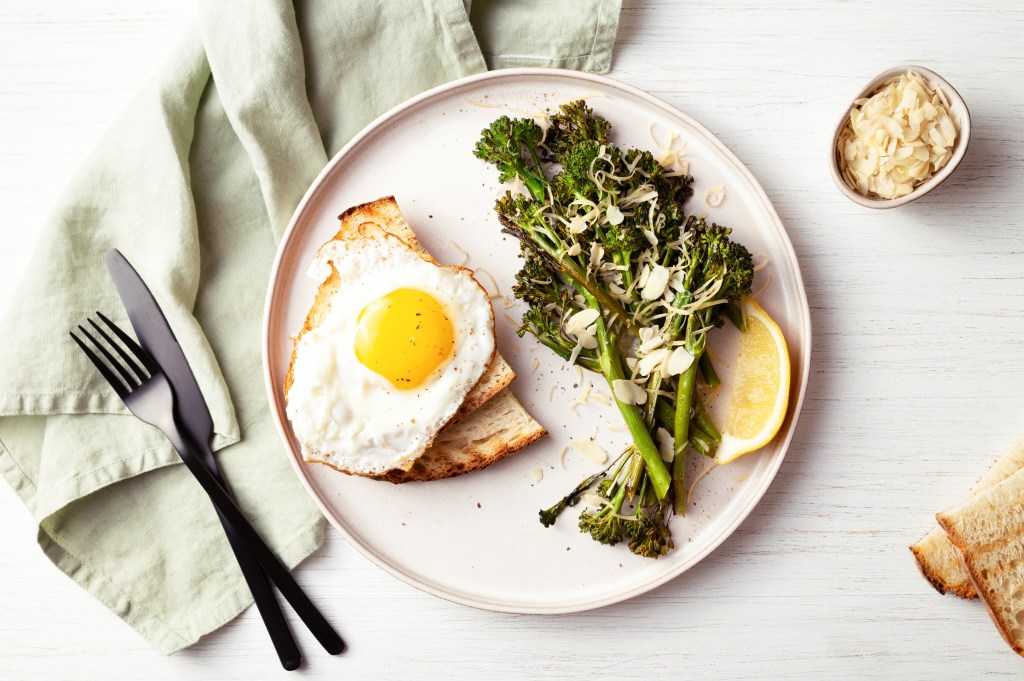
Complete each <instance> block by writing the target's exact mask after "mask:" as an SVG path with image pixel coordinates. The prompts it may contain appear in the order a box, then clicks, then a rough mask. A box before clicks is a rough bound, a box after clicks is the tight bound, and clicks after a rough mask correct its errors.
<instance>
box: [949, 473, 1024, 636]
mask: <svg viewBox="0 0 1024 681" xmlns="http://www.w3.org/2000/svg"><path fill="white" fill-rule="evenodd" d="M936 519H937V520H938V521H939V526H940V527H942V529H944V530H945V531H946V533H947V534H948V535H949V539H950V541H951V542H952V543H953V546H955V547H956V549H957V551H958V552H959V554H960V559H961V561H962V562H963V565H964V567H965V568H966V570H967V573H968V574H969V575H970V578H971V583H972V584H973V585H974V588H975V590H976V591H977V592H978V595H979V596H980V597H981V600H982V601H984V603H985V606H986V607H987V608H988V611H989V614H990V615H991V616H992V621H994V622H995V624H996V627H998V629H999V631H1000V633H1001V634H1002V635H1003V638H1004V639H1006V642H1007V643H1009V644H1010V647H1011V648H1013V650H1014V651H1015V652H1016V653H1017V654H1018V655H1022V656H1024V469H1021V470H1018V471H1017V472H1016V473H1014V474H1013V475H1011V476H1010V477H1008V478H1006V479H1005V480H1003V481H1002V482H1000V483H997V484H996V485H993V486H992V487H989V488H988V489H986V490H984V491H982V492H980V493H978V494H976V495H975V496H973V497H971V498H970V499H968V500H967V501H966V502H964V503H963V504H961V505H960V506H958V507H956V508H953V509H950V510H948V511H945V512H944V513H939V514H938V515H937V516H936Z"/></svg>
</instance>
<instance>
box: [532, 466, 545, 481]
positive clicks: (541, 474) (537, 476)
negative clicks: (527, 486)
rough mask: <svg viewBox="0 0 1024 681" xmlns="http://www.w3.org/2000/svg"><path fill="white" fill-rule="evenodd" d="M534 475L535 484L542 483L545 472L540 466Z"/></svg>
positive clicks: (534, 470)
mask: <svg viewBox="0 0 1024 681" xmlns="http://www.w3.org/2000/svg"><path fill="white" fill-rule="evenodd" d="M532 475H533V481H534V482H540V481H541V480H543V479H544V471H543V470H541V467H540V466H537V467H536V468H534V469H533V471H532Z"/></svg>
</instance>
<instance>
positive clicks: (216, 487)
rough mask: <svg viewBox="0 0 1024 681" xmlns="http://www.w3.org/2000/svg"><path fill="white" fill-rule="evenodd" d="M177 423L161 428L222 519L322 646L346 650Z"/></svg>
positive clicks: (331, 651) (335, 650)
mask: <svg viewBox="0 0 1024 681" xmlns="http://www.w3.org/2000/svg"><path fill="white" fill-rule="evenodd" d="M173 420H174V423H173V424H171V425H170V427H167V428H161V430H163V433H164V435H166V436H167V439H168V440H170V441H171V445H172V446H173V447H174V449H175V451H177V452H178V456H180V457H181V460H182V461H183V462H184V463H185V466H186V467H187V468H188V469H189V471H190V472H191V473H192V475H193V477H195V479H196V480H197V481H198V482H199V484H200V485H201V486H202V488H203V490H204V491H205V492H206V494H207V495H208V496H209V497H210V501H211V502H212V503H213V505H214V507H215V508H216V509H217V511H218V512H219V513H220V514H221V519H222V520H223V521H224V522H225V523H226V526H227V527H229V528H230V529H231V530H232V531H233V532H234V533H235V534H237V535H238V538H239V540H240V541H241V542H242V543H244V545H245V546H246V547H247V548H248V550H249V554H250V555H251V556H253V557H254V558H255V559H256V560H257V561H258V562H259V564H260V566H261V567H262V568H263V570H264V572H266V574H267V576H268V577H269V578H270V581H272V582H273V583H274V585H275V586H276V587H277V588H278V590H279V591H280V592H281V595H282V596H284V598H285V600H286V601H288V603H289V604H290V605H291V606H292V608H293V609H294V610H295V614H296V615H298V616H299V619H301V620H302V621H303V623H304V624H305V625H306V626H307V627H308V628H309V631H310V633H312V634H313V636H314V637H316V639H317V641H319V642H320V645H322V646H323V647H324V649H325V650H326V651H327V652H328V653H330V654H331V655H337V654H339V653H341V652H342V651H343V650H345V642H344V641H343V640H342V638H341V636H339V635H338V632H336V631H335V630H334V628H333V627H331V625H330V623H329V622H328V621H327V620H326V619H325V618H324V616H323V615H322V614H321V613H320V611H319V610H318V609H317V607H316V606H315V605H313V602H312V601H311V600H309V597H308V596H307V595H306V593H305V592H304V591H303V590H302V587H300V586H299V585H298V583H297V582H296V581H295V578H294V577H292V574H291V572H289V571H288V568H287V567H285V565H284V563H282V562H281V559H279V558H278V557H277V555H275V554H274V552H273V551H272V550H271V548H270V547H269V546H267V544H266V542H264V541H263V538H262V537H260V535H259V533H258V532H256V530H255V529H253V526H252V525H250V524H249V521H248V520H246V518H245V515H244V514H243V513H242V512H241V511H240V510H239V508H238V506H237V505H236V504H235V502H234V500H233V499H232V498H231V496H230V495H228V493H227V492H226V491H224V488H223V487H222V486H221V485H220V483H218V482H217V480H216V479H215V478H214V477H213V473H211V472H210V471H209V470H208V469H207V468H206V466H204V465H203V464H202V462H201V461H200V460H199V458H198V457H197V456H196V455H195V454H193V452H192V450H191V449H190V448H189V446H188V445H187V444H186V442H185V439H184V438H183V437H182V434H181V427H180V425H179V424H178V420H177V417H176V416H174V417H173Z"/></svg>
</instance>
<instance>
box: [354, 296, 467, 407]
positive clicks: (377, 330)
mask: <svg viewBox="0 0 1024 681" xmlns="http://www.w3.org/2000/svg"><path fill="white" fill-rule="evenodd" d="M356 325H357V326H356V348H355V350H356V357H357V358H359V361H360V362H362V363H363V366H365V367H366V368H367V369H370V370H371V371H375V372H377V373H378V374H380V375H381V376H383V377H384V378H386V379H388V380H389V381H390V382H391V384H392V385H394V386H395V387H396V388H398V389H399V390H411V389H412V388H416V387H418V386H420V385H423V383H424V382H425V381H426V380H427V379H428V378H429V377H430V375H431V374H433V373H434V371H435V370H436V369H437V368H438V367H439V366H441V365H442V364H444V363H445V361H447V359H448V357H449V356H451V354H452V350H453V349H454V348H455V329H454V328H453V327H452V322H451V320H450V319H448V315H446V314H445V313H444V308H442V307H441V304H440V303H438V302H437V300H435V299H434V298H433V297H432V296H430V295H428V294H426V293H424V292H423V291H417V290H415V289H411V288H400V289H397V290H394V291H392V292H391V293H389V294H387V295H386V296H384V297H382V298H378V299H377V300H375V301H373V302H372V303H370V304H369V305H367V306H366V307H365V308H363V311H362V312H360V313H359V317H358V318H357V320H356Z"/></svg>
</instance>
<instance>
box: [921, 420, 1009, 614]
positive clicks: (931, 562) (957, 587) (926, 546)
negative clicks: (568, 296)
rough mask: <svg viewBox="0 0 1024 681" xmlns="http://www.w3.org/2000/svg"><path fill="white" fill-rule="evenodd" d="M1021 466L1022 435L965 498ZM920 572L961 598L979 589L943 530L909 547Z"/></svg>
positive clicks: (938, 587)
mask: <svg viewBox="0 0 1024 681" xmlns="http://www.w3.org/2000/svg"><path fill="white" fill-rule="evenodd" d="M1022 466H1024V438H1020V439H1019V440H1017V442H1016V443H1014V445H1013V446H1012V447H1010V449H1008V450H1007V451H1006V452H1005V453H1004V454H1003V455H1002V456H1000V457H999V458H998V459H996V460H995V461H994V462H993V463H992V465H991V466H989V468H988V470H987V471H985V473H984V475H982V476H981V478H980V479H979V480H978V482H977V483H975V485H974V487H973V488H972V489H971V491H970V494H969V495H968V497H967V498H968V499H970V498H972V497H974V496H975V495H977V494H980V493H981V492H983V491H985V490H986V489H988V488H990V487H992V486H993V485H996V484H998V483H999V482H1001V481H1003V480H1005V479H1006V478H1008V477H1009V476H1011V475H1013V474H1014V473H1015V472H1016V471H1017V470H1019V469H1020V468H1021V467H1022ZM910 550H911V552H913V554H914V558H915V559H916V560H917V566H918V568H920V570H921V574H922V575H924V578H925V579H927V580H928V583H929V584H931V585H932V586H933V587H934V588H935V590H936V591H938V592H939V593H940V594H946V593H952V594H955V595H956V596H959V597H960V598H966V599H971V598H976V597H977V595H978V593H977V591H976V590H975V588H974V584H973V583H972V582H971V578H970V575H969V574H968V573H967V571H966V570H965V569H964V567H963V565H962V564H961V562H960V558H959V556H958V555H957V551H956V549H955V547H954V546H953V544H951V543H950V541H949V537H947V536H946V532H945V531H944V530H942V529H941V528H939V527H936V528H933V529H932V531H931V532H929V533H928V534H927V535H925V537H924V538H923V539H922V540H921V541H919V542H918V543H917V544H914V545H913V546H911V547H910Z"/></svg>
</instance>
